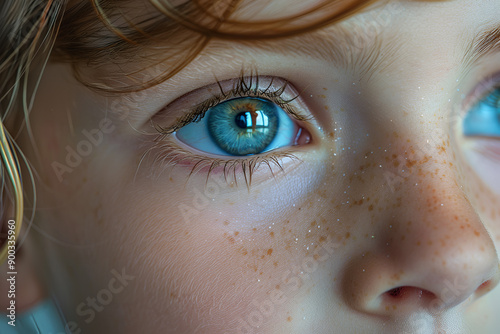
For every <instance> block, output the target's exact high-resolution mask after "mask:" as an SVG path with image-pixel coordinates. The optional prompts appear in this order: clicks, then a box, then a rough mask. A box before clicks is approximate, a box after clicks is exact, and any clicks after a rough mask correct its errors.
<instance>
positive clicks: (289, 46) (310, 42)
mask: <svg viewBox="0 0 500 334" xmlns="http://www.w3.org/2000/svg"><path fill="white" fill-rule="evenodd" d="M364 23H367V22H363V23H362V24H360V23H359V22H353V23H350V24H349V25H345V24H344V23H342V24H338V25H334V26H330V27H328V28H326V30H325V29H322V30H318V31H314V32H311V33H308V34H304V35H299V36H296V37H292V38H287V39H283V40H279V41H267V40H263V41H253V42H245V41H244V42H238V43H239V44H245V45H247V46H249V47H253V48H255V49H258V50H260V51H266V52H271V53H280V54H288V55H292V56H305V57H311V58H314V59H319V60H323V61H325V62H327V63H331V64H334V66H338V67H339V68H343V69H347V70H352V71H353V72H357V73H360V75H361V77H362V78H363V77H367V78H368V79H369V78H370V77H371V76H372V75H373V74H374V73H376V72H380V71H383V70H384V69H385V68H386V67H387V66H388V65H390V63H391V62H393V61H394V57H397V52H396V51H397V50H398V49H399V48H400V46H401V45H402V44H403V42H402V41H401V39H400V38H398V35H397V34H396V35H395V36H390V37H389V38H386V40H383V39H382V38H381V35H380V34H374V35H373V36H370V34H367V33H366V27H365V26H363V24H364ZM368 24H369V22H368ZM277 43H279V45H278V44H277ZM459 47H460V51H459V54H460V55H459V59H460V58H461V59H460V60H461V62H460V63H461V64H462V67H463V69H464V71H463V73H467V72H468V70H469V69H470V68H471V67H472V66H473V65H474V64H477V63H478V62H479V61H480V60H481V59H482V58H484V57H486V56H488V55H491V54H496V53H500V26H494V27H493V28H491V27H490V28H487V29H482V30H481V31H479V32H478V33H476V34H475V35H474V36H473V38H471V39H470V38H469V39H468V40H467V41H466V42H465V43H464V44H460V45H459ZM389 59H391V62H389Z"/></svg>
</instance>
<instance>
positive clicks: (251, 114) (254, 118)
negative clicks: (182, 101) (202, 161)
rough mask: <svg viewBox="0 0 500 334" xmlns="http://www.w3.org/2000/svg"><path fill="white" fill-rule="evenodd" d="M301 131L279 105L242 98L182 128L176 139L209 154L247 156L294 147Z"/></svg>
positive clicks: (221, 106) (221, 104) (261, 99)
mask: <svg viewBox="0 0 500 334" xmlns="http://www.w3.org/2000/svg"><path fill="white" fill-rule="evenodd" d="M299 130H300V129H299V127H298V126H297V125H296V123H295V122H294V121H293V120H292V119H291V118H290V116H288V114H287V112H285V111H284V110H283V109H282V108H280V107H279V106H278V105H276V103H274V102H272V101H270V100H267V99H263V98H258V97H241V98H234V99H231V100H227V101H224V102H221V103H219V104H218V105H216V106H214V107H212V108H210V109H209V110H208V111H207V112H206V114H205V115H204V117H203V118H202V119H201V120H200V121H199V122H193V123H191V124H188V125H186V126H184V127H183V128H181V129H179V130H178V131H177V132H176V137H177V138H178V139H179V140H180V141H181V142H183V143H184V144H186V145H188V146H191V147H193V148H195V149H197V150H200V151H203V152H206V153H210V154H216V155H226V156H227V155H229V156H245V155H253V154H259V153H263V152H267V151H270V150H273V149H277V148H280V147H285V146H291V145H294V139H295V138H296V136H297V133H298V131H299Z"/></svg>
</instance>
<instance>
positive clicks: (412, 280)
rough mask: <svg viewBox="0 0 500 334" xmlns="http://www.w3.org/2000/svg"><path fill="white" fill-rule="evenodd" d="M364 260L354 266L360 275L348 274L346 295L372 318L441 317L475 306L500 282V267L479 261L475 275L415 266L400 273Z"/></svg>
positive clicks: (379, 262) (374, 258)
mask: <svg viewBox="0 0 500 334" xmlns="http://www.w3.org/2000/svg"><path fill="white" fill-rule="evenodd" d="M363 258H364V260H363V261H362V262H358V263H356V262H357V261H354V262H351V265H350V268H351V270H353V271H354V270H355V271H356V272H357V274H356V273H354V272H353V271H350V272H349V273H347V276H349V277H350V279H349V280H346V281H344V284H345V285H344V292H345V298H346V301H347V302H348V303H349V304H350V306H351V307H352V308H354V309H357V310H358V311H360V312H363V313H367V314H370V315H377V316H384V317H387V316H388V317H395V316H408V315H409V314H412V313H415V312H420V311H423V312H425V313H427V314H429V315H432V316H439V315H441V314H442V313H443V312H446V310H449V309H451V308H453V307H454V306H457V305H468V304H470V303H473V302H474V301H475V300H477V299H478V298H480V297H481V296H483V295H485V294H487V293H488V292H489V291H491V290H493V289H494V288H495V287H496V286H497V285H498V284H499V281H500V270H499V267H498V264H497V265H492V263H489V261H479V260H478V262H479V263H478V264H477V265H478V266H477V267H476V268H475V269H476V271H474V272H473V273H474V275H471V274H467V273H465V272H464V273H462V274H460V272H459V271H458V270H449V269H448V270H437V269H436V268H432V267H428V268H427V270H423V269H422V270H420V268H418V267H420V266H417V268H418V270H416V269H415V267H412V266H410V270H400V269H396V268H397V267H395V266H394V263H391V262H389V261H387V258H383V257H378V256H376V255H372V256H370V259H367V258H366V256H365V257H363ZM360 266H362V268H363V270H362V271H360V270H359V268H360ZM412 268H413V270H412ZM452 274H453V275H452ZM347 276H346V277H347ZM353 277H355V278H354V279H352V278H353Z"/></svg>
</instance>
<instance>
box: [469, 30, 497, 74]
mask: <svg viewBox="0 0 500 334" xmlns="http://www.w3.org/2000/svg"><path fill="white" fill-rule="evenodd" d="M497 53H500V26H496V27H493V28H490V29H486V30H483V31H481V32H479V33H478V34H477V35H476V36H475V37H474V38H473V39H472V41H471V42H470V43H469V44H468V45H467V47H466V49H465V54H464V56H463V58H462V63H463V64H464V65H465V68H466V69H470V68H471V67H472V65H473V64H476V63H478V62H479V61H480V60H481V59H482V58H484V57H486V56H488V55H491V54H497Z"/></svg>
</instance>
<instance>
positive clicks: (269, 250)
mask: <svg viewBox="0 0 500 334" xmlns="http://www.w3.org/2000/svg"><path fill="white" fill-rule="evenodd" d="M272 253H273V249H272V248H269V249H268V250H267V255H269V256H270V255H271V254H272Z"/></svg>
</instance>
